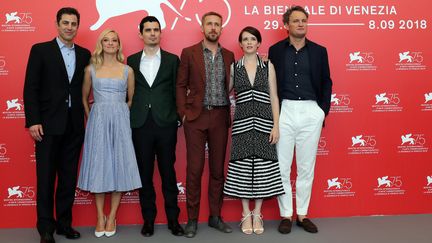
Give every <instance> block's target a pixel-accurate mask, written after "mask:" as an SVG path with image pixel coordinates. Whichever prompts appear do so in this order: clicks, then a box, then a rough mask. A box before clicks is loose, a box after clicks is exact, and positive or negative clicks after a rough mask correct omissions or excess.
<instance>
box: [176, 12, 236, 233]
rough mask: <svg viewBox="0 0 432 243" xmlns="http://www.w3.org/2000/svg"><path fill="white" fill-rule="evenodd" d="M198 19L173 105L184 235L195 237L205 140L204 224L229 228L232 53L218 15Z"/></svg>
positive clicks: (227, 231) (185, 55)
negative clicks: (182, 159) (180, 142)
mask: <svg viewBox="0 0 432 243" xmlns="http://www.w3.org/2000/svg"><path fill="white" fill-rule="evenodd" d="M201 23H202V26H201V31H202V32H203V34H204V39H203V40H202V41H200V42H199V43H197V44H195V45H193V46H190V47H187V48H185V49H183V51H182V54H181V58H180V67H179V70H178V75H177V88H176V99H177V110H178V113H179V115H180V117H181V118H182V120H183V123H184V132H185V138H186V150H187V172H186V204H187V211H188V223H187V225H186V228H185V236H186V237H189V238H191V237H194V236H195V234H196V230H197V220H198V215H199V209H200V198H201V177H202V172H203V168H204V161H205V150H206V143H207V144H208V154H209V156H208V160H209V168H210V176H209V187H208V194H209V195H208V198H209V204H210V205H209V208H210V217H209V221H208V225H209V226H210V227H213V228H216V229H218V230H219V231H222V232H225V233H230V232H232V229H231V228H230V227H229V226H228V225H227V224H226V223H224V222H223V221H222V218H221V216H220V215H221V208H222V202H223V184H224V162H225V153H226V144H227V139H228V127H229V125H230V108H229V107H230V106H229V104H230V102H229V98H228V88H229V77H230V65H231V63H233V62H234V54H233V53H232V52H231V51H229V50H227V49H225V48H223V47H221V46H220V44H219V37H220V35H221V33H222V16H221V15H220V14H218V13H215V12H209V13H206V14H204V15H203V17H202V20H201Z"/></svg>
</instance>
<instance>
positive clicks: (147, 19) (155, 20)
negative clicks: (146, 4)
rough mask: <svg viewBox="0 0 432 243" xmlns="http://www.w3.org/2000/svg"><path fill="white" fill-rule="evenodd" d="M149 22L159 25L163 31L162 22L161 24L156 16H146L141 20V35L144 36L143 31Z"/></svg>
mask: <svg viewBox="0 0 432 243" xmlns="http://www.w3.org/2000/svg"><path fill="white" fill-rule="evenodd" d="M147 22H157V23H158V25H159V29H160V30H161V25H160V22H159V20H158V19H157V18H156V17H155V16H146V17H144V18H143V19H142V20H141V22H140V25H139V28H140V33H141V34H142V32H143V30H144V24H145V23H147ZM161 31H162V30H161Z"/></svg>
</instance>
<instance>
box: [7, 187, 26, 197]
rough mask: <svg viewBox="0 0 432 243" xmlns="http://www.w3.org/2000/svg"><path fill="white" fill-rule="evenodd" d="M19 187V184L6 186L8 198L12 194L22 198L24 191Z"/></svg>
mask: <svg viewBox="0 0 432 243" xmlns="http://www.w3.org/2000/svg"><path fill="white" fill-rule="evenodd" d="M19 188H20V186H14V187H12V188H8V194H9V196H8V198H10V197H12V196H14V195H17V197H18V198H22V197H23V194H24V192H23V191H21V190H19Z"/></svg>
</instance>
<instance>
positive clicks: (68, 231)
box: [57, 227, 81, 239]
mask: <svg viewBox="0 0 432 243" xmlns="http://www.w3.org/2000/svg"><path fill="white" fill-rule="evenodd" d="M57 234H58V235H64V236H66V238H68V239H78V238H80V237H81V234H80V233H79V232H78V231H76V230H74V229H73V228H72V227H64V228H58V229H57Z"/></svg>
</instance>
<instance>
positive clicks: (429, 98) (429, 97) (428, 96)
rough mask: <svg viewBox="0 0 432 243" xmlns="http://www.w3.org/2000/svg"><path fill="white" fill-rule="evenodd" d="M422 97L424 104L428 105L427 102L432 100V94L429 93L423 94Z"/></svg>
mask: <svg viewBox="0 0 432 243" xmlns="http://www.w3.org/2000/svg"><path fill="white" fill-rule="evenodd" d="M424 97H425V102H424V103H428V102H429V101H431V100H432V92H430V93H428V94H427V93H426V94H424Z"/></svg>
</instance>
